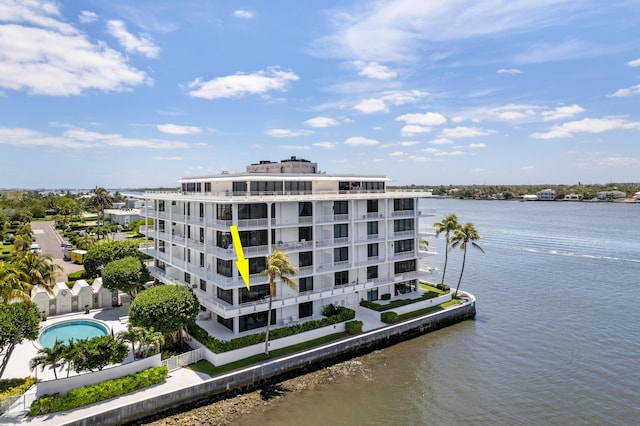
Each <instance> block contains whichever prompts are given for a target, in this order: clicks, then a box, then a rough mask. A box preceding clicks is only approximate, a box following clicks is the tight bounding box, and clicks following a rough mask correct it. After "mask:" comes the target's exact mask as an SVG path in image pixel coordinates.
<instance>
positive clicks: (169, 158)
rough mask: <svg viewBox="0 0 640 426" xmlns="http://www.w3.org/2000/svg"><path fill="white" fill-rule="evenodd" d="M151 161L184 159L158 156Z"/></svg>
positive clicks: (182, 158) (181, 158)
mask: <svg viewBox="0 0 640 426" xmlns="http://www.w3.org/2000/svg"><path fill="white" fill-rule="evenodd" d="M151 159H152V160H156V161H182V160H184V157H162V156H160V155H154V156H153V157H151Z"/></svg>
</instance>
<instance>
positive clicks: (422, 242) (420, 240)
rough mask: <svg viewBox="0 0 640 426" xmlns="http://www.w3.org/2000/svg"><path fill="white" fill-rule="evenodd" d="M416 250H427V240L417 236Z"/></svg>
mask: <svg viewBox="0 0 640 426" xmlns="http://www.w3.org/2000/svg"><path fill="white" fill-rule="evenodd" d="M418 250H420V251H427V250H429V241H427V240H425V239H424V238H418Z"/></svg>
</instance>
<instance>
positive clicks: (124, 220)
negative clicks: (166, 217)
mask: <svg viewBox="0 0 640 426" xmlns="http://www.w3.org/2000/svg"><path fill="white" fill-rule="evenodd" d="M104 216H105V218H109V220H110V221H111V223H115V224H117V225H121V226H124V227H126V226H128V225H129V222H131V221H132V220H140V219H142V215H141V214H140V209H127V208H124V209H107V210H105V211H104Z"/></svg>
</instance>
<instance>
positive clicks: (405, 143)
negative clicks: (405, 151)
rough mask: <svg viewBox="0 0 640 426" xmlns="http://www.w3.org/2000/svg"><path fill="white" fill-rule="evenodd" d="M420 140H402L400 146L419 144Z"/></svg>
mask: <svg viewBox="0 0 640 426" xmlns="http://www.w3.org/2000/svg"><path fill="white" fill-rule="evenodd" d="M419 144H420V142H418V141H404V142H400V144H399V145H400V146H415V145H419Z"/></svg>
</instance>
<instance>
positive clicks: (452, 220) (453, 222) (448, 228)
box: [433, 213, 460, 284]
mask: <svg viewBox="0 0 640 426" xmlns="http://www.w3.org/2000/svg"><path fill="white" fill-rule="evenodd" d="M433 227H434V228H436V238H438V236H439V235H440V234H441V233H443V232H444V238H445V249H444V267H443V268H442V281H440V284H444V275H445V274H446V273H447V261H448V260H449V245H450V243H451V234H452V233H453V232H455V230H456V229H458V228H460V222H458V216H456V215H455V214H453V213H452V214H450V215H447V216H445V218H444V219H443V220H441V221H440V222H436V223H434V224H433Z"/></svg>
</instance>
